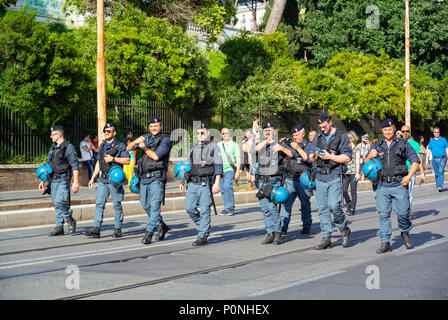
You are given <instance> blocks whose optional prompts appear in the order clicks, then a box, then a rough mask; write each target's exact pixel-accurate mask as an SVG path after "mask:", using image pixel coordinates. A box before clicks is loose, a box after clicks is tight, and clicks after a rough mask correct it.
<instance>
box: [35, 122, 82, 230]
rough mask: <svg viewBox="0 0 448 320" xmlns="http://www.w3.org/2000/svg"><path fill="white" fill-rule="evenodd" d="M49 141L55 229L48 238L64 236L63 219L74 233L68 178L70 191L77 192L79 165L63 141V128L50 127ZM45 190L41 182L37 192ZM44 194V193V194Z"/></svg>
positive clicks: (67, 144) (67, 143)
mask: <svg viewBox="0 0 448 320" xmlns="http://www.w3.org/2000/svg"><path fill="white" fill-rule="evenodd" d="M50 137H51V140H52V141H53V144H52V146H51V149H50V151H49V152H48V157H47V163H48V164H49V165H50V167H51V168H52V169H53V173H52V174H51V175H50V176H49V177H48V178H47V179H49V184H50V186H47V187H48V188H50V194H51V199H52V200H53V204H54V211H55V221H56V227H55V229H54V230H53V231H52V232H50V233H49V234H48V236H50V237H53V236H61V235H64V219H65V221H66V222H67V223H68V225H69V233H70V234H73V233H75V231H76V220H75V219H74V218H73V216H72V210H71V209H70V201H69V199H70V186H69V184H70V178H71V176H72V175H73V184H72V190H73V192H74V193H77V192H78V191H79V163H78V157H77V156H76V150H75V147H74V146H73V145H72V144H71V143H70V142H68V141H67V140H65V138H64V127H63V126H61V125H55V126H53V127H51V135H50ZM45 189H46V186H45V183H44V182H43V181H41V182H40V184H39V190H41V191H44V190H45ZM44 194H45V192H44Z"/></svg>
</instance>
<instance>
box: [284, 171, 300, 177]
mask: <svg viewBox="0 0 448 320" xmlns="http://www.w3.org/2000/svg"><path fill="white" fill-rule="evenodd" d="M302 172H303V171H302ZM302 172H286V176H287V177H288V178H297V177H300V174H301V173H302Z"/></svg>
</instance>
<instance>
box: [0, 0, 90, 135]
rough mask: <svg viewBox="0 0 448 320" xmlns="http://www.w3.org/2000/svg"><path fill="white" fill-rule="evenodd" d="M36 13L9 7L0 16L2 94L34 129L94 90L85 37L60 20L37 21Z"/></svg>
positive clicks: (59, 117)
mask: <svg viewBox="0 0 448 320" xmlns="http://www.w3.org/2000/svg"><path fill="white" fill-rule="evenodd" d="M34 18H35V14H34V13H26V9H23V10H21V11H7V13H6V15H5V16H4V17H3V18H2V19H1V20H0V56H1V57H2V58H1V60H0V95H1V96H2V98H3V101H4V102H5V103H6V105H7V106H8V107H10V108H11V109H12V110H13V111H15V112H16V113H18V114H19V115H20V116H21V117H22V118H23V119H25V121H26V122H27V124H28V125H29V127H30V128H32V129H35V130H38V131H39V130H40V129H42V128H48V127H49V126H51V125H53V124H54V123H56V122H58V121H60V120H62V119H63V118H65V117H67V115H68V114H69V113H70V112H71V110H72V109H74V108H76V106H77V105H78V104H81V105H85V104H86V103H85V101H86V99H88V98H89V97H90V96H91V93H92V92H94V91H93V90H92V89H94V82H93V81H92V78H91V77H90V76H89V70H88V68H87V63H85V61H83V56H82V54H81V52H80V48H81V47H82V41H80V39H79V38H77V37H76V35H75V34H74V33H72V32H70V31H69V30H66V29H65V28H63V27H62V26H61V25H56V24H46V23H41V22H37V21H35V19H34Z"/></svg>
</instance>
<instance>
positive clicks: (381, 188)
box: [364, 119, 420, 254]
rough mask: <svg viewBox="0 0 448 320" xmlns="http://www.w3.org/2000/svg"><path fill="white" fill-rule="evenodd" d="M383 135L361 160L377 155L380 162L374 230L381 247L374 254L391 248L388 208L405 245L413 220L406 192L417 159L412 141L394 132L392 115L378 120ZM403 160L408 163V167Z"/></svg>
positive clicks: (409, 238) (416, 167)
mask: <svg viewBox="0 0 448 320" xmlns="http://www.w3.org/2000/svg"><path fill="white" fill-rule="evenodd" d="M381 128H382V129H381V131H382V133H383V139H381V140H380V141H377V142H375V144H374V145H373V146H372V148H371V149H370V151H369V154H368V155H367V157H366V158H365V159H364V163H366V162H367V161H369V160H370V159H373V158H376V159H377V160H378V161H379V162H380V163H381V166H382V169H381V171H380V179H379V181H378V187H377V190H376V209H377V211H378V213H379V218H380V229H379V230H378V232H377V235H378V237H379V238H380V240H381V247H380V248H379V249H378V250H376V253H377V254H382V253H386V252H389V251H391V250H392V248H391V245H390V238H391V236H392V223H391V218H390V215H391V212H392V209H393V210H394V211H395V213H396V214H397V220H398V230H399V231H400V233H401V238H402V239H403V241H404V242H405V245H406V248H407V249H411V248H412V247H413V244H412V241H411V237H410V236H409V231H411V229H412V222H411V219H410V217H409V192H408V185H409V183H410V181H411V179H412V176H413V175H414V174H415V172H416V171H417V169H418V167H419V164H420V160H419V158H418V156H417V153H416V152H415V150H414V148H413V147H412V146H411V144H410V143H409V142H408V141H407V140H406V139H402V138H398V137H397V136H396V135H395V132H396V127H395V124H394V121H393V120H392V119H385V120H383V121H382V122H381ZM406 160H408V161H409V162H410V163H411V168H410V169H409V170H408V166H407V165H406Z"/></svg>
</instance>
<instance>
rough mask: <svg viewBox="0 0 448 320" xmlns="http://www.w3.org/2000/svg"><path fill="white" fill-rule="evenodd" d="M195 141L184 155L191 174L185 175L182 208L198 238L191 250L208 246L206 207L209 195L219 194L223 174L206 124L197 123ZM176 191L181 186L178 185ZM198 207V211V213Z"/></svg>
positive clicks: (181, 186)
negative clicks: (193, 224) (194, 227)
mask: <svg viewBox="0 0 448 320" xmlns="http://www.w3.org/2000/svg"><path fill="white" fill-rule="evenodd" d="M196 136H197V141H196V142H195V143H194V144H193V146H192V147H191V149H190V151H189V153H188V157H187V160H188V163H189V164H190V167H191V171H190V172H189V173H188V175H187V178H186V181H187V183H188V184H187V193H186V195H185V200H184V206H185V210H186V211H187V213H188V214H189V215H190V217H191V219H192V220H193V222H194V223H195V224H196V226H197V228H196V230H197V231H198V238H197V239H196V241H195V242H193V243H192V245H193V246H194V247H196V246H203V245H206V244H207V243H208V241H207V238H208V236H209V235H210V220H211V219H210V206H211V205H212V204H213V198H212V197H213V194H216V193H218V192H219V182H220V179H221V176H222V174H223V170H222V155H221V152H220V150H219V147H218V146H217V144H216V143H214V142H210V140H209V137H210V130H209V129H208V126H207V124H205V123H204V122H201V123H200V125H199V126H198V127H197V128H196ZM179 189H180V191H185V186H184V185H183V184H180V186H179ZM198 205H199V208H200V209H201V211H199V210H198Z"/></svg>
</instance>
